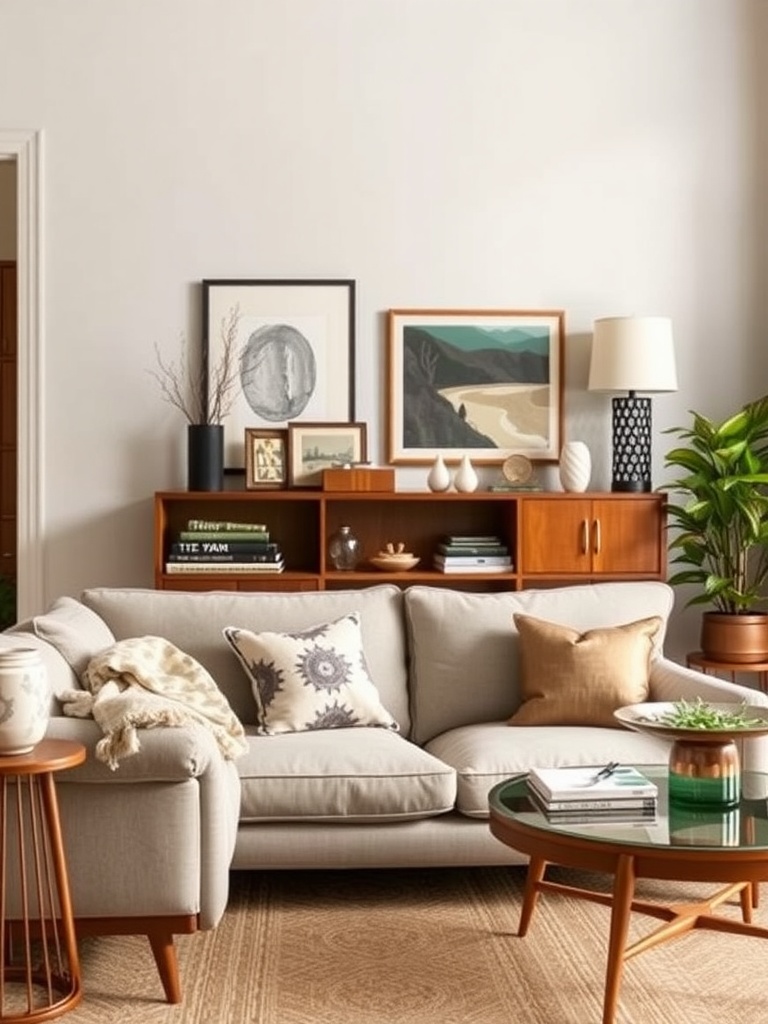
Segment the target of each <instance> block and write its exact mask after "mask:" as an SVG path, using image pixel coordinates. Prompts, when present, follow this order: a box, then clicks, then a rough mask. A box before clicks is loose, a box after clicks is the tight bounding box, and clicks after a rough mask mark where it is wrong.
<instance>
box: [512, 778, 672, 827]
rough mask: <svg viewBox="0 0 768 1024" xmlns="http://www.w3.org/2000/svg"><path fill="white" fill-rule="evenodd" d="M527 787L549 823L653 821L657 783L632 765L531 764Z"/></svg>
mask: <svg viewBox="0 0 768 1024" xmlns="http://www.w3.org/2000/svg"><path fill="white" fill-rule="evenodd" d="M528 789H529V791H530V795H531V798H532V800H533V803H534V804H535V806H536V807H537V809H538V810H540V811H542V812H543V813H544V814H545V815H546V817H547V819H548V820H549V821H550V822H551V823H552V824H557V823H558V822H560V823H562V824H569V823H571V824H577V823H578V824H587V823H589V822H602V823H605V824H613V823H618V822H625V823H631V822H639V823H641V824H642V823H645V824H648V825H652V824H653V823H654V822H655V821H656V807H657V800H658V789H657V787H656V784H655V783H653V782H651V781H650V779H648V778H646V776H645V775H643V774H642V772H640V771H638V769H637V768H633V767H631V766H627V765H615V764H610V765H606V766H605V767H604V768H600V767H597V768H584V767H575V768H532V769H531V771H530V773H529V775H528Z"/></svg>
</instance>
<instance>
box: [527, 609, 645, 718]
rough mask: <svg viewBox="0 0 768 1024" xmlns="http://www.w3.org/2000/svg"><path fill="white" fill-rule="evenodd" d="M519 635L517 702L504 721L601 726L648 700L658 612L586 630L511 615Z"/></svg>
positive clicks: (529, 616) (530, 617) (531, 617)
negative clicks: (621, 710) (519, 700)
mask: <svg viewBox="0 0 768 1024" xmlns="http://www.w3.org/2000/svg"><path fill="white" fill-rule="evenodd" d="M513 618H514V621H515V626H516V627H517V630H518V633H519V635H520V695H521V698H522V703H521V705H520V707H519V708H518V709H517V711H515V713H514V714H513V715H512V717H511V718H510V719H508V722H507V724H508V725H602V726H609V727H613V728H616V727H618V723H617V722H616V719H615V718H614V717H613V712H614V711H615V710H616V709H617V708H620V707H623V706H624V705H625V704H639V703H641V702H642V701H645V700H647V699H648V672H649V668H650V661H651V654H652V652H653V641H654V638H655V636H656V634H657V633H658V631H659V629H660V627H661V625H662V620H661V618H660V617H659V616H658V615H655V616H653V617H651V618H648V619H640V620H638V621H637V622H628V623H626V624H625V625H622V626H612V627H608V628H605V629H590V630H588V631H587V632H586V633H579V632H578V630H575V629H571V628H570V627H569V626H560V625H557V624H556V623H554V622H545V621H543V620H542V619H536V618H534V617H533V616H531V615H519V614H518V615H514V616H513Z"/></svg>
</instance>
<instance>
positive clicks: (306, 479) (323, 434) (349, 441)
mask: <svg viewBox="0 0 768 1024" xmlns="http://www.w3.org/2000/svg"><path fill="white" fill-rule="evenodd" d="M366 447H367V436H366V426H365V423H291V424H289V426H288V484H289V486H290V487H320V486H321V484H322V482H323V480H322V472H323V470H324V469H331V468H333V467H334V466H349V465H351V464H353V463H355V462H365V460H366Z"/></svg>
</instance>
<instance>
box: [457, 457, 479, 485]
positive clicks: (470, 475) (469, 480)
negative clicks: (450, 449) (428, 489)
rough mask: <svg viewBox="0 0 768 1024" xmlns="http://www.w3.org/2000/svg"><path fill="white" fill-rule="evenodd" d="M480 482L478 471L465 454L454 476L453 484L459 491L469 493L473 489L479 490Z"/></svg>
mask: <svg viewBox="0 0 768 1024" xmlns="http://www.w3.org/2000/svg"><path fill="white" fill-rule="evenodd" d="M478 483H479V480H478V478H477V473H476V472H475V467H474V466H473V465H472V463H471V462H470V460H469V456H468V455H465V456H463V458H462V460H461V462H460V463H459V468H458V469H457V470H456V476H455V477H454V478H453V486H454V487H455V488H456V490H457V491H463V492H464V493H465V494H469V493H470V492H471V491H476V490H477V485H478Z"/></svg>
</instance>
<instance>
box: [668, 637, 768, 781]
mask: <svg viewBox="0 0 768 1024" xmlns="http://www.w3.org/2000/svg"><path fill="white" fill-rule="evenodd" d="M697 697H701V699H702V700H707V701H712V702H714V703H723V704H726V703H727V704H741V703H742V701H745V702H746V703H747V704H753V705H758V706H761V707H765V708H768V694H765V693H763V692H762V691H761V690H756V689H754V688H753V687H751V686H741V685H740V684H738V683H731V682H730V681H728V680H726V679H718V678H717V677H716V676H710V675H707V674H706V673H704V672H699V671H698V670H697V669H693V668H686V667H685V666H684V665H678V663H677V662H675V661H670V660H669V659H668V658H663V657H661V658H657V659H656V660H655V661H653V662H652V664H651V678H650V693H649V696H648V699H649V700H661V701H677V700H687V701H693V700H696V698H697ZM739 750H740V754H741V762H742V766H743V767H744V768H747V769H749V770H751V771H761V772H768V737H761V738H760V739H751V740H741V741H740V742H739Z"/></svg>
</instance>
